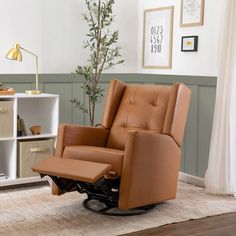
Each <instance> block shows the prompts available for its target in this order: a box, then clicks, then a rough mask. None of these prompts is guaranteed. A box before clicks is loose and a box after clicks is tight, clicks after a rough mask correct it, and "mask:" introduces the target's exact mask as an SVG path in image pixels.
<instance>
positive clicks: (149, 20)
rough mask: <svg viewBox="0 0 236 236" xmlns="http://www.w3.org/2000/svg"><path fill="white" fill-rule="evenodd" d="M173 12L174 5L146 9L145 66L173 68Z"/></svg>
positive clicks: (144, 34) (148, 67)
mask: <svg viewBox="0 0 236 236" xmlns="http://www.w3.org/2000/svg"><path fill="white" fill-rule="evenodd" d="M173 13H174V7H173V6H169V7H162V8H155V9H147V10H145V11H144V27H143V28H144V29H143V68H147V69H170V68H171V66H172V41H173Z"/></svg>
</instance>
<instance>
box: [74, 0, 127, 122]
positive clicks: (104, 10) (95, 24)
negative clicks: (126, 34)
mask: <svg viewBox="0 0 236 236" xmlns="http://www.w3.org/2000/svg"><path fill="white" fill-rule="evenodd" d="M113 4H114V0H86V5H87V9H88V14H84V15H83V16H84V19H85V21H86V22H87V24H88V27H89V33H88V34H86V35H87V37H88V40H87V41H86V42H85V44H84V48H87V49H89V51H90V57H89V60H88V65H86V66H78V67H77V69H76V72H75V74H77V75H79V76H82V78H83V85H82V88H83V89H84V90H85V94H86V96H87V97H88V107H87V106H85V105H84V103H83V102H81V101H80V99H78V98H74V99H72V100H71V102H72V103H73V104H74V105H75V107H76V108H79V109H80V110H82V111H83V112H84V113H86V114H87V115H89V121H90V125H91V126H94V114H95V107H96V104H97V103H99V102H100V101H101V99H102V97H103V92H104V89H103V88H102V87H101V86H100V85H99V83H100V80H101V74H102V72H103V71H104V70H107V69H109V68H111V67H114V66H115V65H118V64H122V63H123V62H124V60H123V59H122V56H121V54H120V47H119V46H117V41H118V31H113V32H112V30H111V29H110V26H111V24H112V23H113V22H114V15H113V12H112V6H113Z"/></svg>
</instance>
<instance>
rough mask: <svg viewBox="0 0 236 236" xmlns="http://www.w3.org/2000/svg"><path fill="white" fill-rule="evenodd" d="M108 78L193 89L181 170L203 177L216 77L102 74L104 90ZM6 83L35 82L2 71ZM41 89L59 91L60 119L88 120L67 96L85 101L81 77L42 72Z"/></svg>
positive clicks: (21, 87) (19, 89)
mask: <svg viewBox="0 0 236 236" xmlns="http://www.w3.org/2000/svg"><path fill="white" fill-rule="evenodd" d="M111 79H121V80H123V81H125V82H126V83H133V84H166V85H168V84H171V83H175V82H183V83H185V84H187V85H188V86H189V88H190V89H191V90H192V100H191V106H190V112H189V118H188V123H187V127H186V134H185V140H184V145H183V157H182V162H181V171H183V172H185V173H188V174H191V175H195V176H199V177H203V176H204V174H205V171H206V168H207V162H208V152H209V145H210V137H211V129H212V120H213V112H214V104H215V93H216V80H217V79H216V78H215V77H204V76H176V75H155V74H104V75H103V78H102V86H103V87H104V88H105V90H107V88H108V84H109V81H110V80H111ZM0 81H1V82H3V83H4V86H6V87H13V88H15V89H16V91H17V92H24V91H25V90H28V89H31V88H33V86H34V75H29V74H27V75H23V74H21V75H15V74H11V75H9V74H7V75H4V74H1V75H0ZM39 81H40V89H41V90H42V91H43V92H44V93H55V94H59V95H60V122H65V123H79V124H88V119H87V117H86V116H85V115H84V114H83V113H82V112H81V111H79V110H76V109H74V108H73V105H72V104H71V103H70V99H72V98H74V97H79V98H80V100H81V101H84V103H86V99H85V96H84V92H83V89H82V88H81V85H82V80H81V78H75V77H73V76H72V75H70V74H41V75H40V77H39ZM103 103H104V101H102V103H100V104H99V105H98V106H97V109H96V118H95V120H96V123H101V117H102V113H103Z"/></svg>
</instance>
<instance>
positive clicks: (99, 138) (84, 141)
mask: <svg viewBox="0 0 236 236" xmlns="http://www.w3.org/2000/svg"><path fill="white" fill-rule="evenodd" d="M108 133H109V132H108V130H106V129H104V128H95V127H83V126H79V125H69V124H61V125H60V126H59V128H58V135H57V145H56V153H55V156H57V157H61V156H62V155H63V151H64V148H65V147H66V146H71V145H88V146H99V147H104V145H105V143H106V139H107V136H108Z"/></svg>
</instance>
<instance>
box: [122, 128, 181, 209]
mask: <svg viewBox="0 0 236 236" xmlns="http://www.w3.org/2000/svg"><path fill="white" fill-rule="evenodd" d="M180 156H181V150H180V148H179V146H178V145H177V144H176V142H175V141H174V140H173V138H172V137H170V136H168V135H163V134H153V133H148V132H140V131H135V132H130V133H129V137H128V142H127V143H126V147H125V154H124V159H123V168H122V175H121V184H120V198H119V208H121V209H129V208H134V207H139V206H144V205H149V204H154V203H158V202H161V201H163V200H168V199H173V198H175V196H176V188H177V181H178V173H179V166H180Z"/></svg>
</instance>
